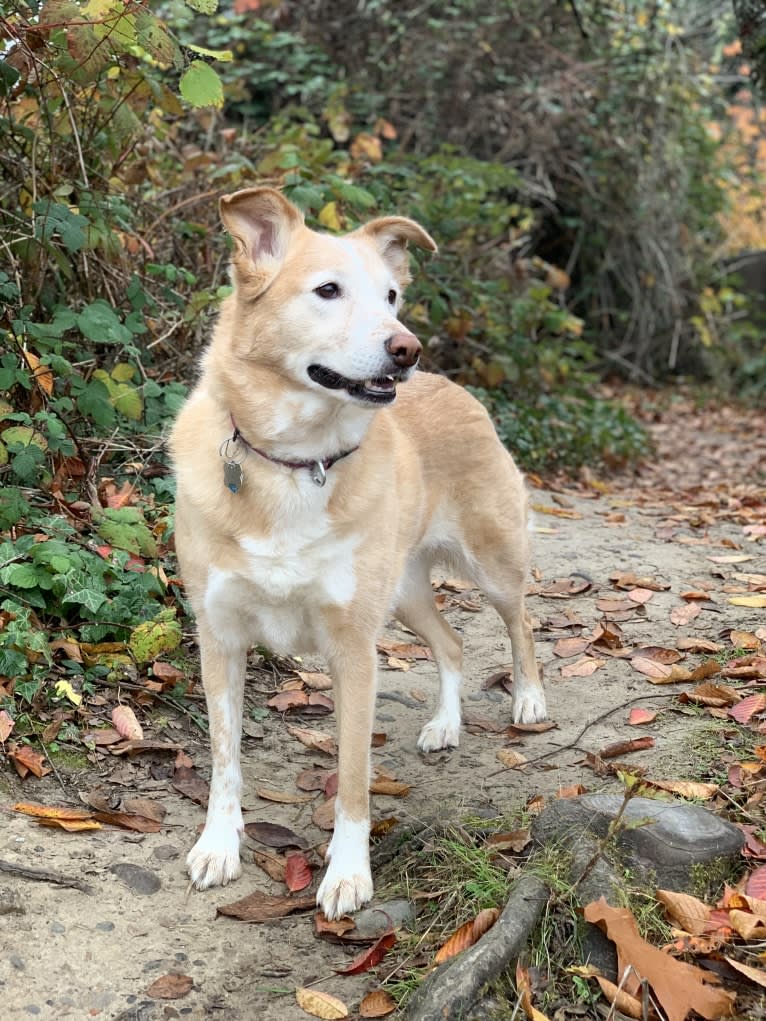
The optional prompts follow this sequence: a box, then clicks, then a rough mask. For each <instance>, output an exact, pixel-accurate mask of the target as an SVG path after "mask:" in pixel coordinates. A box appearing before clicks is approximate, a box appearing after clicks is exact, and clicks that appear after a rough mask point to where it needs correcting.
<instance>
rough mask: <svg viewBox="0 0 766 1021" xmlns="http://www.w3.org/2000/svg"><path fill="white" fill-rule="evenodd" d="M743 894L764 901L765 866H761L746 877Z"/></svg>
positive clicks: (765, 891) (765, 888) (765, 884)
mask: <svg viewBox="0 0 766 1021" xmlns="http://www.w3.org/2000/svg"><path fill="white" fill-rule="evenodd" d="M745 893H746V894H747V895H748V897H757V898H758V899H759V900H766V865H761V867H760V868H757V869H755V871H753V872H751V873H750V875H749V876H748V877H747V883H746V884H745Z"/></svg>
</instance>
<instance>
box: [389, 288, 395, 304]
mask: <svg viewBox="0 0 766 1021" xmlns="http://www.w3.org/2000/svg"><path fill="white" fill-rule="evenodd" d="M388 304H389V305H395V304H396V291H395V290H394V289H393V288H392V289H391V290H390V291H389V292H388Z"/></svg>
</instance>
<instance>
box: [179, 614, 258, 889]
mask: <svg viewBox="0 0 766 1021" xmlns="http://www.w3.org/2000/svg"><path fill="white" fill-rule="evenodd" d="M199 644H200V655H201V661H202V679H203V683H204V687H205V697H206V699H207V709H208V719H209V721H210V744H211V748H212V754H213V775H212V779H211V782H210V798H209V801H208V809H207V820H206V822H205V828H204V830H203V831H202V835H201V836H200V838H199V840H198V841H197V843H196V844H195V845H194V847H193V848H192V849H191V851H190V852H189V855H188V857H187V859H186V866H187V869H188V871H189V875H190V876H191V879H192V882H193V883H194V885H195V886H196V887H197V888H198V889H200V890H205V889H207V888H208V887H210V886H225V885H226V884H227V883H228V882H230V881H231V880H232V879H236V878H237V877H238V876H239V874H240V872H241V871H242V866H241V865H240V861H239V839H240V836H241V834H242V831H243V823H242V809H241V805H240V797H241V792H242V773H241V769H240V762H239V754H240V737H241V733H242V702H243V694H244V684H245V668H246V664H247V648H246V647H245V646H242V647H241V648H237V649H226V648H224V647H222V645H221V644H220V642H219V640H218V639H216V638H214V637H213V636H212V634H211V633H209V631H207V629H206V628H205V627H204V626H202V625H201V626H200V633H199Z"/></svg>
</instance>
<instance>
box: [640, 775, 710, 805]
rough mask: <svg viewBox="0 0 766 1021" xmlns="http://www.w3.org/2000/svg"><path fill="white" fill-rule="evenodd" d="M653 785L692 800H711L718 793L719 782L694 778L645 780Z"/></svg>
mask: <svg viewBox="0 0 766 1021" xmlns="http://www.w3.org/2000/svg"><path fill="white" fill-rule="evenodd" d="M643 782H644V783H646V784H649V785H650V786H651V787H659V789H660V790H661V791H669V792H670V793H671V794H679V795H680V796H681V797H682V798H689V799H690V800H692V801H709V800H710V799H711V798H714V797H715V795H716V794H717V793H718V790H719V788H718V784H715V783H699V782H697V781H694V780H644V781H643Z"/></svg>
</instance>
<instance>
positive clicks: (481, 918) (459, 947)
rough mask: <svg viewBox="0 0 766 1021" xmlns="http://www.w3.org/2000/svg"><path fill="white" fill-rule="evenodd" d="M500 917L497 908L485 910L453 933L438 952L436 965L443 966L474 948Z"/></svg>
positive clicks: (435, 959) (435, 958)
mask: <svg viewBox="0 0 766 1021" xmlns="http://www.w3.org/2000/svg"><path fill="white" fill-rule="evenodd" d="M499 917H500V911H499V910H498V909H497V908H485V909H484V910H483V911H480V912H479V913H478V915H476V917H475V918H473V919H471V921H470V922H466V923H465V925H461V926H460V928H459V929H457V930H456V931H455V932H453V933H452V935H451V936H450V938H449V939H448V940H447V942H446V943H445V944H444V945H443V946H441V947H440V948H439V950H438V951H437V952H436V956H435V957H434V964H443V963H444V962H445V961H449V960H450V958H452V957H456V956H457V955H458V954H460V953H462V952H463V951H464V950H467V949H468V948H469V947H472V946H473V945H474V943H476V942H477V940H479V939H480V938H481V937H482V936H483V935H484V933H485V932H487V930H488V929H491V928H492V926H493V925H494V924H495V922H496V921H497V919H498V918H499Z"/></svg>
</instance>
